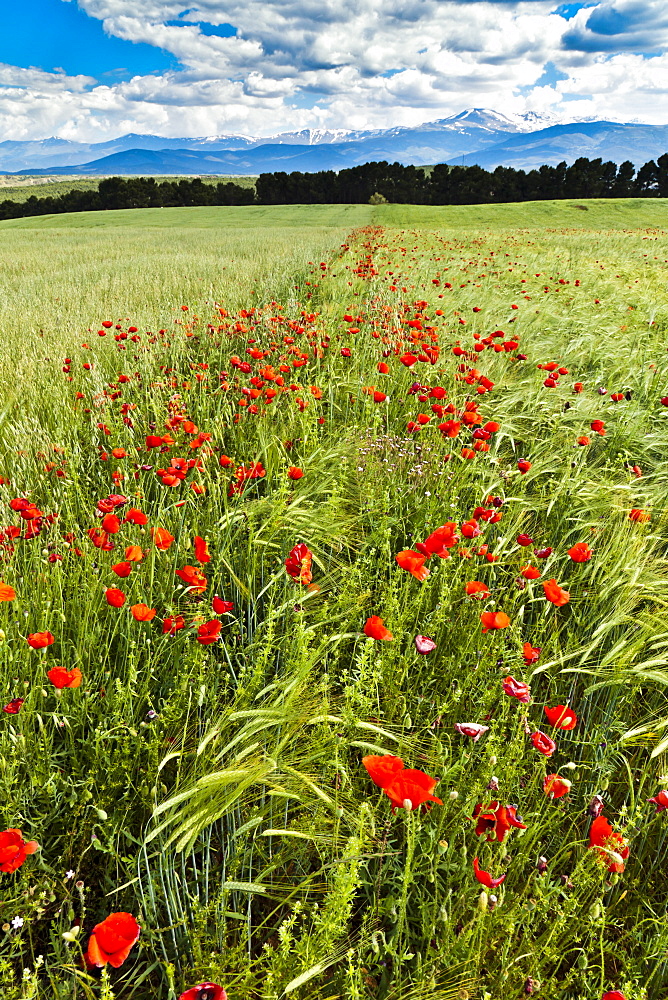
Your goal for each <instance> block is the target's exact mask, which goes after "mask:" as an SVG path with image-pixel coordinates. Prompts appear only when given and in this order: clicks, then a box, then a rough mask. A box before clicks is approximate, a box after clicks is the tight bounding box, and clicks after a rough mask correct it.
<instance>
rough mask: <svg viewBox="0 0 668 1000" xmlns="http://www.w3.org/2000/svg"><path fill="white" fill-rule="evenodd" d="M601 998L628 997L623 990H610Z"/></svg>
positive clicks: (618, 998) (611, 999)
mask: <svg viewBox="0 0 668 1000" xmlns="http://www.w3.org/2000/svg"><path fill="white" fill-rule="evenodd" d="M601 1000H626V997H625V996H624V994H623V993H622V992H621V990H608V992H607V993H604V994H603V996H602V997H601Z"/></svg>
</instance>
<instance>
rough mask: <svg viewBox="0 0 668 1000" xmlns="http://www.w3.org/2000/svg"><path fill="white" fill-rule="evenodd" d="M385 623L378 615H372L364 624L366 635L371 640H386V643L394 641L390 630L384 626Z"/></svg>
mask: <svg viewBox="0 0 668 1000" xmlns="http://www.w3.org/2000/svg"><path fill="white" fill-rule="evenodd" d="M383 621H384V619H383V618H379V617H378V615H371V617H370V618H367V620H366V622H365V623H364V634H365V635H366V636H368V637H369V639H384V640H386V641H389V640H390V639H394V636H393V635H392V633H391V632H390V630H389V629H387V628H385V626H384V625H383Z"/></svg>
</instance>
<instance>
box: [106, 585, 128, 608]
mask: <svg viewBox="0 0 668 1000" xmlns="http://www.w3.org/2000/svg"><path fill="white" fill-rule="evenodd" d="M104 597H105V600H106V602H107V604H110V605H111V606H112V608H122V607H123V605H124V604H125V594H124V593H123V591H122V590H119V589H118V587H107V589H106V590H105V592H104Z"/></svg>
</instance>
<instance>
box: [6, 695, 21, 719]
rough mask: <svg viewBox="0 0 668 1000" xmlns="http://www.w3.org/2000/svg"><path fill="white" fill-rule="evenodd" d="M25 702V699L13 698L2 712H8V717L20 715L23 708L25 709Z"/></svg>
mask: <svg viewBox="0 0 668 1000" xmlns="http://www.w3.org/2000/svg"><path fill="white" fill-rule="evenodd" d="M24 701H25V698H13V699H12V700H11V701H10V702H8V703H7V704H6V705H5V707H4V708H3V710H2V711H3V712H6V713H7V715H18V714H19V712H20V711H21V708H22V707H23V702H24Z"/></svg>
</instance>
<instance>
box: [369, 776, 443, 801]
mask: <svg viewBox="0 0 668 1000" xmlns="http://www.w3.org/2000/svg"><path fill="white" fill-rule="evenodd" d="M437 784H438V778H432V777H431V776H430V775H428V774H425V773H424V771H418V770H417V769H416V768H406V769H405V770H403V771H399V772H398V773H397V775H396V777H395V778H394V780H393V781H392V782H391V783H390V784H389V785H386V786H385V787H384V788H383V791H384V792H385V794H386V795H387V797H388V798H389V800H390V802H391V803H392V805H393V806H394V808H395V809H408V810H409V811H410V810H411V809H417V808H418V806H421V805H423V804H424V803H426V802H436V803H437V805H439V806H442V805H443V802H442V800H441V799H439V798H437V797H436V796H435V795H432V791H433V789H434V788H435V787H436V785H437Z"/></svg>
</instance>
